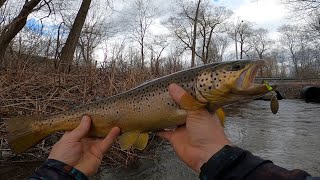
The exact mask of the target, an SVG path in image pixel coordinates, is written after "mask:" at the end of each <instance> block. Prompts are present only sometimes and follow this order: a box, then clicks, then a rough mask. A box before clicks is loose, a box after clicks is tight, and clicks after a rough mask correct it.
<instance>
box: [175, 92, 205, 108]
mask: <svg viewBox="0 0 320 180" xmlns="http://www.w3.org/2000/svg"><path fill="white" fill-rule="evenodd" d="M180 106H181V107H182V108H183V109H186V110H197V109H200V108H203V107H205V106H206V103H201V102H199V101H197V100H195V99H194V97H192V96H191V95H190V94H189V93H185V94H184V95H183V96H182V97H181V100H180Z"/></svg>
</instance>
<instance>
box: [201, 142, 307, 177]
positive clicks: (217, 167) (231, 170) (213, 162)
mask: <svg viewBox="0 0 320 180" xmlns="http://www.w3.org/2000/svg"><path fill="white" fill-rule="evenodd" d="M307 178H309V179H310V178H311V179H312V177H310V175H309V174H308V173H306V172H305V171H302V170H292V171H290V170H287V169H284V168H281V167H279V166H276V165H274V164H273V163H272V162H271V161H269V160H263V159H261V158H260V157H257V156H254V155H253V154H252V153H250V152H249V151H245V150H243V149H241V148H239V147H231V146H228V145H227V146H225V147H223V148H222V149H221V150H220V151H219V152H217V153H216V154H215V155H213V156H212V157H211V158H210V159H209V161H208V162H207V163H205V164H203V166H202V167H201V173H200V179H201V180H214V179H220V180H225V179H246V180H256V179H259V180H269V179H278V180H282V179H283V180H285V179H293V180H305V179H307Z"/></svg>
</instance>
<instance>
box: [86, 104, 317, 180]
mask: <svg viewBox="0 0 320 180" xmlns="http://www.w3.org/2000/svg"><path fill="white" fill-rule="evenodd" d="M279 103H280V109H279V112H278V114H276V115H274V114H272V113H271V110H270V107H269V102H268V101H262V100H256V101H252V102H249V103H244V104H241V105H237V106H233V107H229V108H227V110H226V113H227V121H226V134H227V136H228V137H229V138H230V139H231V141H232V143H233V144H235V145H237V146H240V147H242V148H244V149H247V150H249V151H251V152H252V153H254V154H255V155H258V156H260V157H262V158H264V159H269V160H272V161H273V162H274V163H275V164H276V165H279V166H282V167H284V168H288V169H303V170H305V171H307V172H308V173H310V174H311V175H313V176H320V118H319V115H320V104H313V103H305V102H304V101H302V100H281V101H280V102H279ZM90 179H108V180H113V179H114V180H118V179H121V180H131V179H132V180H133V179H139V180H143V179H146V180H176V179H184V180H195V179H198V176H197V174H195V173H194V172H193V171H192V170H191V169H189V168H188V167H187V166H185V165H184V164H183V163H182V162H181V161H180V160H179V159H178V158H177V157H176V155H175V154H174V152H173V150H172V148H171V146H170V145H169V144H164V145H163V146H161V148H160V149H159V150H158V151H157V158H156V159H153V160H152V159H141V160H140V161H139V162H137V163H136V165H135V166H134V167H130V168H116V169H108V168H101V170H100V172H99V173H98V174H97V175H95V176H94V177H91V178H90Z"/></svg>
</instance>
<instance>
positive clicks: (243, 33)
mask: <svg viewBox="0 0 320 180" xmlns="http://www.w3.org/2000/svg"><path fill="white" fill-rule="evenodd" d="M251 35H252V23H250V22H248V21H242V23H241V24H240V25H239V28H238V31H237V37H239V38H238V39H237V42H239V43H240V59H243V55H244V54H246V53H247V52H248V51H249V50H250V49H251V46H250V43H249V38H250V36H251ZM246 45H247V46H246Z"/></svg>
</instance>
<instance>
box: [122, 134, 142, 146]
mask: <svg viewBox="0 0 320 180" xmlns="http://www.w3.org/2000/svg"><path fill="white" fill-rule="evenodd" d="M139 135H140V132H127V133H124V134H122V135H121V136H120V137H119V143H120V147H121V149H122V150H128V149H130V148H131V147H132V146H133V144H134V143H135V142H136V141H137V139H138V137H139Z"/></svg>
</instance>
